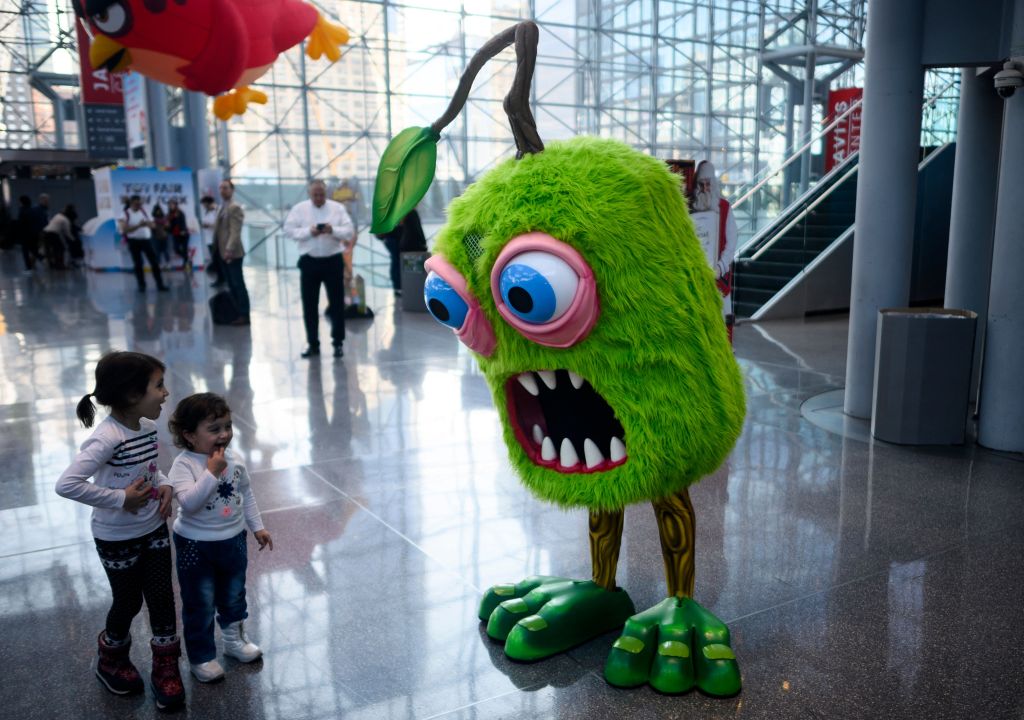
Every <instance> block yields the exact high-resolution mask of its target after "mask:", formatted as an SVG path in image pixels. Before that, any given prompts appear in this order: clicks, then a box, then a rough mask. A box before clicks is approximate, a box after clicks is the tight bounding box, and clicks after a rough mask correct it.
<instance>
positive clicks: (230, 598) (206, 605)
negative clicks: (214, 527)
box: [174, 530, 249, 665]
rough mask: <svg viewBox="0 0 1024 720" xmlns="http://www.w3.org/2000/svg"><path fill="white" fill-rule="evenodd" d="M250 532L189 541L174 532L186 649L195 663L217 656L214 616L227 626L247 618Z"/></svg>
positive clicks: (223, 625)
mask: <svg viewBox="0 0 1024 720" xmlns="http://www.w3.org/2000/svg"><path fill="white" fill-rule="evenodd" d="M245 536H246V532H245V531H244V530H243V531H242V532H240V533H238V534H237V535H235V536H234V537H233V538H228V539H227V540H189V539H188V538H185V537H182V536H181V535H179V534H178V533H174V549H175V550H176V551H177V561H178V562H177V565H178V585H179V586H180V587H181V627H182V634H183V635H184V636H185V651H186V653H188V661H189V662H190V663H192V664H193V665H198V664H199V663H204V662H208V661H210V660H213V659H214V658H215V657H217V646H216V645H215V644H214V638H213V616H214V610H216V611H217V623H218V624H219V625H220V626H221V627H222V628H224V627H227V626H228V625H230V624H231V623H235V622H238V621H239V620H245V619H246V618H247V617H249V612H248V609H247V607H246V603H245V568H246V565H248V563H249V559H248V554H247V552H246V547H245Z"/></svg>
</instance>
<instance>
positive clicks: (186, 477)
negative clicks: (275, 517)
mask: <svg viewBox="0 0 1024 720" xmlns="http://www.w3.org/2000/svg"><path fill="white" fill-rule="evenodd" d="M224 458H225V459H226V460H227V461H228V466H227V468H226V469H225V470H224V472H223V473H221V476H220V477H219V478H216V477H214V476H213V474H212V473H211V472H210V471H209V470H207V468H206V461H207V459H208V458H207V456H206V455H202V454H200V453H196V452H192V451H191V450H185V451H184V452H182V453H181V454H180V455H178V457H176V458H174V464H173V465H171V471H170V472H169V473H168V480H169V482H170V483H171V485H172V486H174V497H175V499H176V500H177V501H178V517H177V519H176V520H175V521H174V532H176V533H178V534H179V535H181V536H182V537H184V538H188V539H189V540H227V539H228V538H233V537H234V536H235V535H237V534H238V533H240V532H242V530H243V529H244V527H245V525H248V526H249V529H250V530H251V531H252V532H256V531H258V530H262V529H263V520H262V519H261V518H260V509H259V508H258V507H257V506H256V498H255V497H254V496H253V494H252V487H251V486H250V484H249V473H248V471H247V470H246V469H245V465H243V464H242V461H241V460H239V459H238V457H237V456H236V455H235V454H234V453H233V452H232V451H231V450H228V451H227V452H225V454H224Z"/></svg>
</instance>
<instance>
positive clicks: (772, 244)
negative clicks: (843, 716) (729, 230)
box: [733, 154, 859, 318]
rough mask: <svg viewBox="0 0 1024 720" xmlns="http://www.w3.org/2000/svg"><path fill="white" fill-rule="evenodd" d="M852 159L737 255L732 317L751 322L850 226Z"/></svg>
mask: <svg viewBox="0 0 1024 720" xmlns="http://www.w3.org/2000/svg"><path fill="white" fill-rule="evenodd" d="M858 159H859V156H858V155H857V154H854V155H852V156H850V157H849V158H847V160H846V161H845V162H844V163H843V164H842V165H840V166H838V167H837V168H835V169H834V170H833V171H832V172H830V173H829V174H828V175H826V176H825V177H824V178H822V179H821V181H820V182H819V183H818V184H817V185H815V186H814V187H813V188H811V189H810V190H809V191H808V192H806V193H804V194H803V195H802V196H801V197H800V198H798V199H797V201H796V202H794V203H792V204H791V205H790V206H789V207H788V208H786V209H785V210H784V211H783V212H781V213H780V214H779V215H778V216H777V217H776V219H775V220H774V221H773V222H772V223H771V224H770V225H769V226H768V227H766V228H764V229H763V230H762V231H761V232H759V233H757V235H755V236H754V237H753V238H752V239H751V241H750V242H748V243H746V244H745V245H744V246H743V247H742V248H741V252H739V253H737V256H736V266H735V271H734V274H733V310H734V312H735V314H736V317H738V318H748V317H753V316H754V315H755V314H756V313H757V311H758V310H759V309H760V308H761V307H762V306H763V305H764V304H765V303H767V302H768V301H769V300H771V299H772V298H773V297H774V296H775V295H776V294H777V293H778V292H779V291H780V290H782V289H783V288H784V287H786V285H788V284H789V283H790V282H791V281H792V280H793V278H795V277H796V276H797V275H798V274H800V273H801V272H802V271H803V270H804V269H805V268H806V267H807V266H808V265H810V264H811V262H813V261H814V260H815V258H817V257H818V256H819V255H820V254H821V253H823V252H824V251H825V250H827V249H828V248H829V247H830V246H831V245H832V244H833V243H834V242H835V241H836V240H838V239H839V237H840V236H841V235H843V233H845V232H846V231H847V230H849V229H850V228H851V227H852V226H853V219H854V210H855V208H856V204H857V162H858Z"/></svg>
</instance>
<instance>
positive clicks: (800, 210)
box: [736, 150, 860, 259]
mask: <svg viewBox="0 0 1024 720" xmlns="http://www.w3.org/2000/svg"><path fill="white" fill-rule="evenodd" d="M859 159H860V151H859V150H858V151H857V152H853V153H850V154H849V155H847V156H846V157H845V158H844V159H843V161H842V162H841V163H839V164H838V165H836V166H835V167H834V168H832V169H831V170H829V171H828V172H827V173H826V174H825V175H824V176H823V177H822V178H821V180H819V181H818V182H817V183H815V184H814V185H813V186H812V187H810V188H808V189H807V191H806V192H804V194H803V195H801V196H800V197H798V198H797V199H796V200H794V201H793V202H791V203H790V204H789V205H788V206H787V207H786V208H785V209H784V210H783V211H782V212H780V213H779V214H778V215H777V216H776V217H775V220H773V221H772V222H770V223H768V224H767V225H765V226H764V227H763V228H761V230H759V231H758V232H756V233H755V234H754V236H753V237H752V238H750V239H749V240H747V241H746V242H745V243H743V244H742V245H741V246H740V247H739V248H738V249H737V250H736V257H737V258H740V257H741V256H742V255H743V253H745V252H747V251H748V250H750V249H751V248H757V249H758V250H760V245H761V243H763V242H764V241H765V238H766V237H768V236H771V235H781V234H782V233H779V232H778V231H777V230H776V229H775V228H776V227H778V225H779V223H780V222H785V220H786V218H792V217H793V216H794V214H795V215H797V216H801V217H802V216H803V214H804V211H805V210H806V209H807V207H808V205H809V204H811V203H812V202H814V198H815V196H817V195H821V194H822V192H823V191H824V190H825V189H826V188H829V190H828V192H829V193H830V194H831V191H832V189H833V188H832V187H831V183H832V179H833V178H837V177H839V175H840V174H841V173H843V172H845V171H846V170H848V169H849V167H850V165H854V166H856V164H857V161H858V160H859ZM836 184H838V183H836ZM815 204H816V203H815ZM787 229H788V226H787ZM769 242H770V243H771V242H774V239H769ZM745 259H749V258H745Z"/></svg>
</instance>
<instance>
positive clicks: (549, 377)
mask: <svg viewBox="0 0 1024 720" xmlns="http://www.w3.org/2000/svg"><path fill="white" fill-rule="evenodd" d="M537 374H538V375H540V379H541V380H543V381H544V384H545V385H547V386H548V390H554V389H555V371H554V370H538V371H537Z"/></svg>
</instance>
